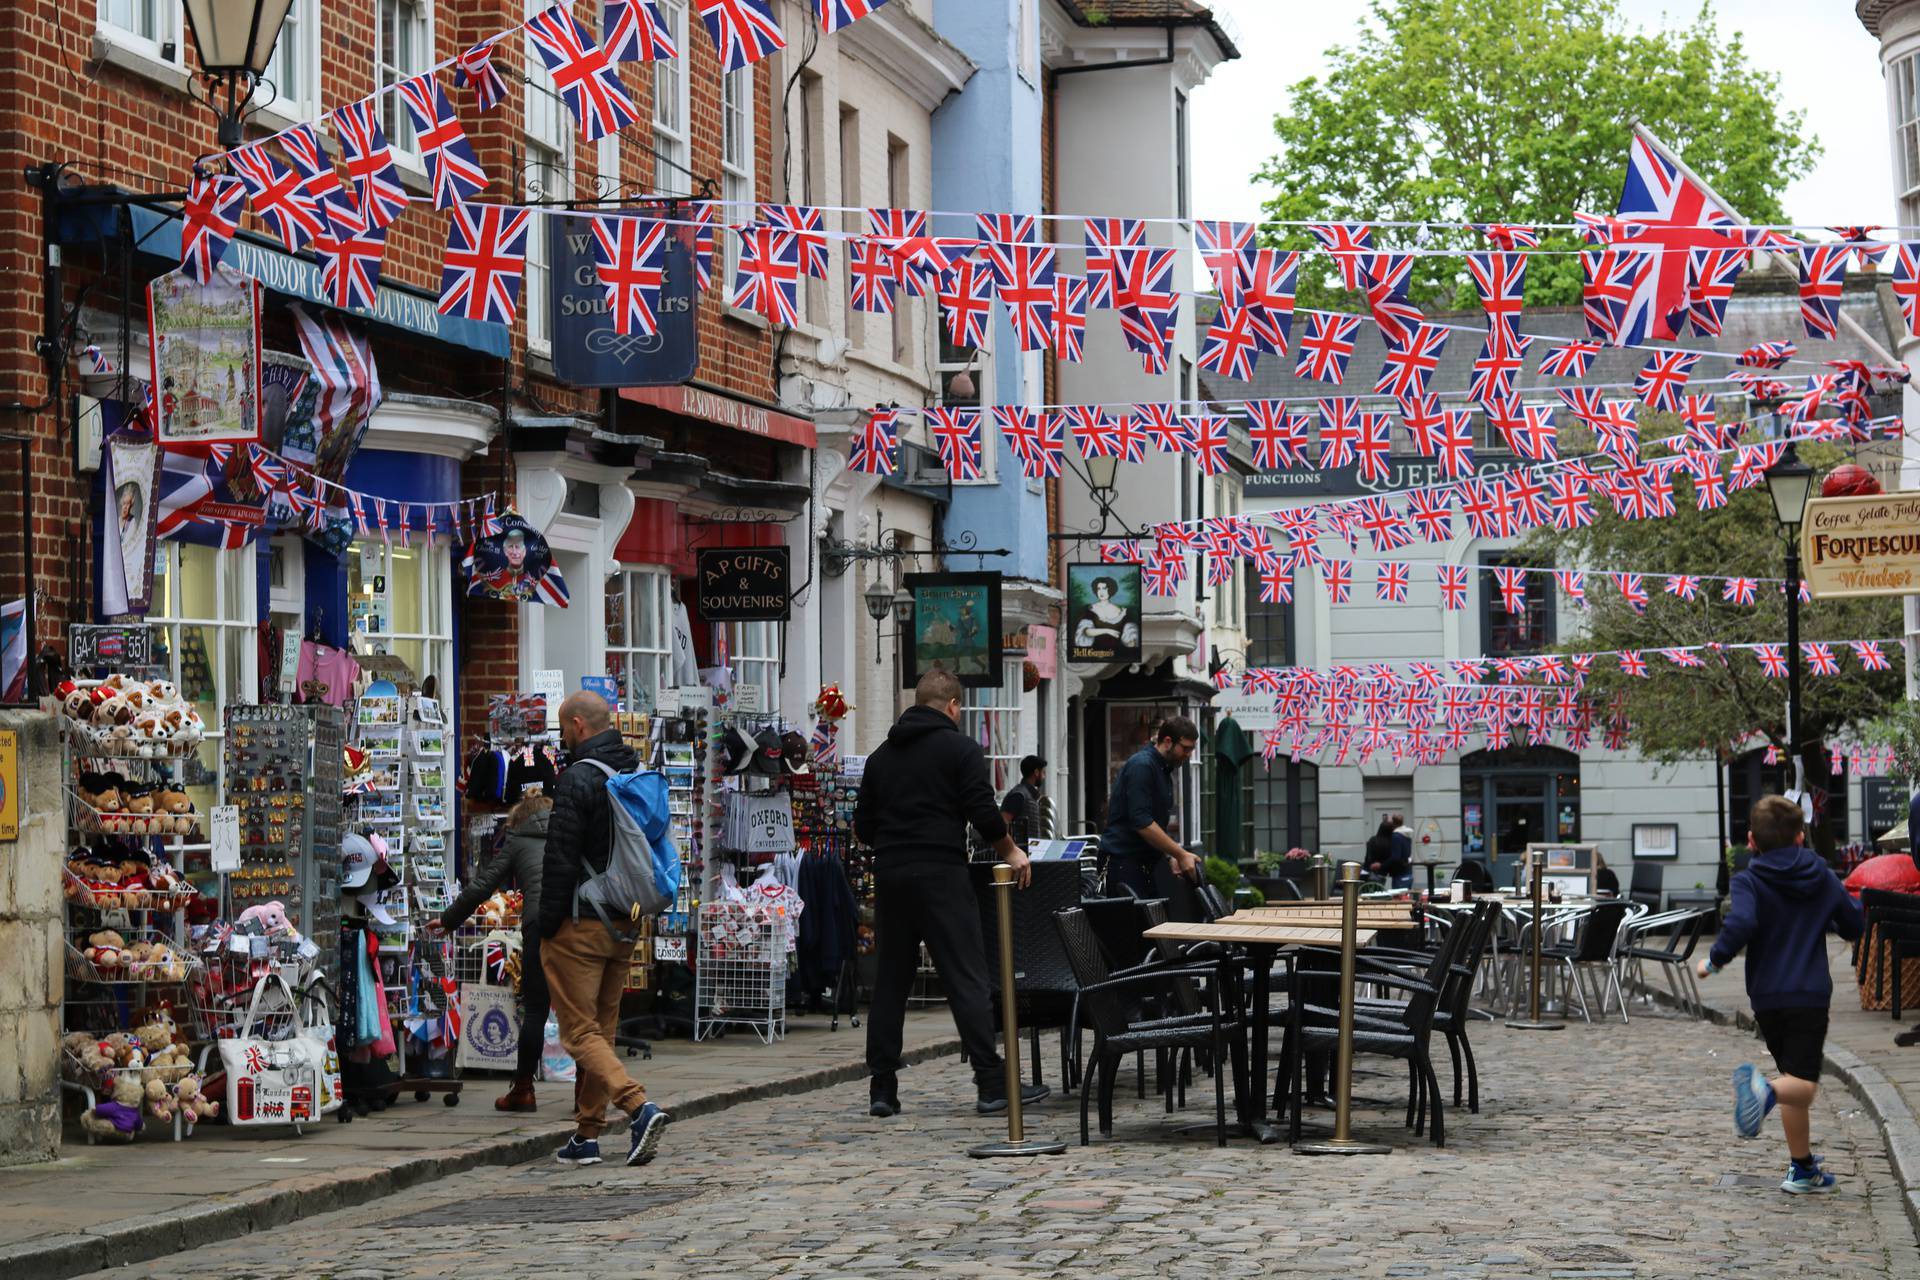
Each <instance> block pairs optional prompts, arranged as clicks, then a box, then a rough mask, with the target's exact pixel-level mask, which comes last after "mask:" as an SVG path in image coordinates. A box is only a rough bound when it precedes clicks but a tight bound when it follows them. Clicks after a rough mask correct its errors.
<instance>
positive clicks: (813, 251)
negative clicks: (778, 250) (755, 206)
mask: <svg viewBox="0 0 1920 1280" xmlns="http://www.w3.org/2000/svg"><path fill="white" fill-rule="evenodd" d="M760 220H761V221H762V222H764V223H765V224H766V225H767V226H769V227H777V228H779V229H780V230H782V231H785V232H787V233H789V234H790V235H792V236H793V242H794V244H795V245H796V246H798V248H799V250H800V268H801V271H802V272H803V273H804V274H806V275H809V276H812V277H813V278H814V279H816V280H825V279H826V278H827V222H826V218H825V217H824V216H823V215H822V214H821V212H820V211H819V210H818V209H812V208H808V207H807V206H805V205H798V204H763V205H761V206H760Z"/></svg>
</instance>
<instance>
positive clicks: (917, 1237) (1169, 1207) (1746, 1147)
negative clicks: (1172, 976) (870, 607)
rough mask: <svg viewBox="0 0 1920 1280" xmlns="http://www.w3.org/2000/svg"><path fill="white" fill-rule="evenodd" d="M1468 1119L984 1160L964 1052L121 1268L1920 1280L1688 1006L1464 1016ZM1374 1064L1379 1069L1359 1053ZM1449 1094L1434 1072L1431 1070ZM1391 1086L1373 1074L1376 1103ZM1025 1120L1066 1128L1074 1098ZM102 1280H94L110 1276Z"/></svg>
mask: <svg viewBox="0 0 1920 1280" xmlns="http://www.w3.org/2000/svg"><path fill="white" fill-rule="evenodd" d="M1475 1030H1476V1040H1477V1043H1478V1044H1479V1045H1480V1060H1481V1063H1482V1065H1483V1071H1484V1075H1483V1080H1482V1102H1483V1107H1482V1113H1481V1114H1480V1115H1478V1116H1471V1115H1468V1114H1466V1113H1465V1112H1464V1111H1462V1112H1459V1113H1454V1112H1452V1111H1451V1110H1450V1111H1449V1116H1448V1119H1449V1121H1450V1123H1449V1125H1448V1138H1449V1143H1448V1146H1447V1147H1446V1148H1445V1149H1444V1150H1436V1149H1434V1148H1433V1147H1432V1146H1431V1145H1429V1144H1427V1143H1426V1142H1425V1141H1423V1140H1417V1139H1415V1138H1413V1136H1412V1135H1411V1134H1408V1133H1406V1132H1405V1131H1404V1130H1402V1129H1401V1128H1400V1127H1399V1124H1398V1116H1397V1114H1396V1111H1394V1110H1372V1111H1367V1112H1363V1113H1361V1115H1360V1117H1359V1119H1360V1125H1359V1127H1360V1128H1361V1130H1362V1132H1364V1133H1365V1134H1366V1135H1369V1136H1373V1137H1376V1138H1379V1139H1383V1140H1386V1141H1388V1142H1391V1143H1392V1144H1393V1145H1394V1147H1395V1148H1396V1149H1395V1151H1394V1153H1393V1154H1391V1155H1389V1156H1385V1157H1339V1158H1334V1157H1322V1158H1318V1159H1315V1158H1309V1157H1306V1156H1301V1155H1296V1154H1294V1153H1292V1152H1290V1151H1289V1150H1287V1149H1286V1148H1285V1147H1283V1146H1276V1147H1265V1148H1263V1147H1258V1146H1255V1145H1252V1144H1249V1143H1246V1142H1236V1143H1234V1144H1233V1145H1231V1146H1229V1147H1228V1148H1227V1149H1225V1150H1220V1149H1217V1148H1215V1147H1214V1146H1213V1145H1212V1142H1211V1138H1210V1136H1209V1137H1205V1138H1198V1137H1182V1136H1180V1135H1179V1134H1178V1133H1177V1132H1176V1128H1177V1125H1178V1124H1179V1123H1180V1122H1181V1121H1182V1120H1185V1121H1191V1120H1197V1119H1201V1118H1210V1116H1211V1110H1212V1108H1211V1098H1210V1096H1209V1095H1208V1092H1207V1089H1206V1087H1205V1086H1201V1087H1198V1088H1196V1089H1195V1090H1194V1091H1193V1092H1192V1093H1191V1094H1190V1099H1189V1100H1190V1103H1191V1106H1192V1111H1191V1112H1190V1113H1189V1114H1188V1115H1187V1116H1185V1117H1178V1118H1175V1119H1172V1120H1170V1119H1168V1118H1166V1117H1164V1116H1163V1115H1162V1114H1161V1113H1160V1109H1159V1105H1158V1103H1157V1102H1155V1101H1151V1100H1149V1101H1147V1102H1140V1101H1136V1100H1135V1099H1134V1098H1133V1097H1132V1096H1131V1094H1130V1091H1128V1090H1126V1086H1128V1085H1130V1084H1131V1073H1130V1072H1127V1073H1123V1075H1122V1083H1123V1096H1122V1098H1121V1099H1120V1100H1119V1101H1118V1103H1117V1105H1116V1116H1115V1119H1116V1132H1115V1137H1114V1139H1112V1140H1100V1139H1099V1138H1098V1137H1097V1135H1096V1140H1095V1144H1094V1146H1093V1147H1092V1148H1091V1149H1081V1148H1079V1147H1078V1146H1070V1147H1069V1150H1068V1152H1067V1154H1066V1155H1064V1156H1058V1157H1051V1158H1041V1159H1038V1160H1035V1161H1032V1162H1009V1161H985V1162H983V1161H974V1160H970V1159H968V1158H967V1157H966V1155H965V1154H964V1152H965V1148H966V1147H967V1146H968V1145H969V1144H971V1143H975V1142H978V1141H981V1140H983V1139H987V1138H991V1137H994V1136H996V1133H998V1134H1000V1135H1004V1132H1005V1130H1004V1127H1003V1126H1001V1127H999V1128H997V1129H996V1126H995V1125H994V1123H993V1122H991V1121H988V1120H985V1119H982V1118H980V1117H977V1116H975V1115H974V1114H973V1111H972V1107H971V1105H970V1103H971V1099H970V1096H969V1095H968V1094H967V1091H966V1090H967V1081H968V1077H967V1073H966V1071H965V1069H964V1068H962V1067H961V1066H960V1065H959V1064H958V1063H957V1062H955V1061H954V1060H953V1059H951V1058H946V1059H942V1060H940V1061H939V1062H937V1063H929V1064H925V1065H922V1066H920V1067H917V1068H915V1069H913V1070H912V1071H910V1072H908V1073H907V1074H906V1075H905V1076H904V1077H903V1079H902V1085H903V1090H902V1094H903V1101H904V1102H905V1104H906V1108H907V1110H906V1114H904V1115H902V1116H900V1117H898V1118H896V1119H893V1120H887V1121H881V1120H874V1119H870V1118H868V1117H867V1115H866V1114H865V1111H866V1107H865V1103H866V1093H865V1089H864V1087H863V1086H861V1085H859V1084H850V1085H842V1086H838V1087H835V1088H833V1089H830V1090H826V1091H822V1092H817V1093H812V1094H806V1095H801V1096H796V1097H788V1098H778V1099H773V1100H769V1101H762V1102H753V1103H748V1104H745V1105H742V1106H739V1107H735V1108H732V1109H730V1110H728V1111H725V1112H723V1113H719V1114H716V1115H711V1116H706V1117H702V1118H698V1119H694V1120H689V1121H687V1122H684V1123H681V1124H677V1125H675V1126H674V1127H673V1128H672V1129H670V1130H669V1131H668V1135H667V1140H666V1142H665V1143H664V1145H663V1154H662V1157H661V1159H660V1161H659V1163H657V1164H656V1165H654V1166H653V1167H651V1168H648V1169H644V1170H641V1169H632V1170H629V1169H626V1168H623V1167H621V1166H619V1165H618V1164H610V1165H604V1166H600V1167H598V1168H593V1169H585V1170H575V1169H567V1168H563V1167H561V1166H558V1165H555V1164H553V1163H551V1162H548V1161H541V1162H535V1163H529V1164H524V1165H520V1166H515V1167H508V1168H497V1169H482V1170H475V1171H470V1172H466V1173H462V1174H460V1175H458V1176H457V1177H455V1178H452V1179H449V1180H446V1181H443V1182H438V1183H433V1184H429V1185H425V1186H421V1187H417V1188H414V1189H412V1190H410V1191H408V1192H405V1193H402V1194H400V1195H398V1196H395V1197H393V1198H391V1199H389V1200H387V1201H383V1202H380V1203H378V1204H374V1205H367V1206H363V1207H361V1208H358V1209H353V1210H346V1211H342V1212H338V1213H331V1214H327V1215H323V1216H320V1217H315V1218H311V1219H308V1220H306V1221H304V1222H301V1223H298V1224H296V1225H294V1226H292V1227H289V1228H287V1229H284V1230H282V1231H279V1232H275V1233H271V1234H265V1233H263V1234H256V1235H253V1236H249V1237H245V1238H242V1239H239V1240H234V1241H230V1242H227V1243H224V1244H218V1245H211V1246H208V1247H204V1248H201V1249H197V1250H195V1251H193V1253H192V1254H191V1255H187V1256H182V1257H175V1258H169V1259H161V1260H158V1261H154V1262H150V1263H146V1264H141V1265H136V1266H132V1267H126V1268H119V1269H116V1270H115V1271H114V1272H112V1274H113V1275H115V1276H120V1277H173V1276H178V1275H182V1274H186V1273H187V1272H188V1271H191V1272H192V1273H193V1274H197V1275H207V1276H219V1277H221V1278H222V1280H264V1278H266V1277H283V1276H294V1275H299V1276H310V1277H324V1278H327V1280H402V1278H403V1277H428V1276H434V1277H439V1276H453V1277H459V1278H460V1280H491V1278H493V1277H522V1276H529V1275H577V1274H594V1275H602V1276H622V1277H627V1276H632V1277H639V1276H720V1275H728V1276H736V1275H737V1276H753V1277H761V1276H808V1277H815V1276H817V1277H837V1276H864V1275H873V1274H876V1273H896V1272H897V1273H902V1274H911V1275H929V1276H937V1275H949V1276H961V1275H965V1276H1046V1275H1074V1276H1087V1277H1107V1276H1126V1277H1132V1276H1171V1275H1183V1276H1184V1275H1210V1276H1216V1277H1237V1276H1256V1275H1266V1274H1276V1273H1277V1274H1297V1275H1339V1276H1356V1277H1388V1276H1394V1277H1434V1278H1436V1280H1438V1278H1440V1277H1449V1276H1460V1277H1488V1278H1489V1280H1506V1278H1508V1277H1555V1278H1557V1277H1567V1278H1568V1280H1572V1278H1574V1277H1634V1278H1644V1277H1690V1278H1691V1277H1708V1276H1711V1277H1728V1276H1730V1277H1738V1276H1754V1277H1783V1276H1802V1275H1804V1276H1814V1277H1913V1276H1915V1275H1920V1251H1917V1250H1916V1247H1915V1242H1914V1236H1913V1233H1912V1232H1911V1230H1910V1229H1909V1226H1908V1223H1907V1219H1906V1217H1905V1214H1904V1212H1903V1209H1902V1207H1901V1205H1900V1199H1899V1196H1898V1194H1897V1193H1896V1190H1895V1188H1894V1187H1893V1185H1892V1181H1891V1175H1890V1172H1889V1167H1888V1162H1887V1159H1886V1156H1885V1153H1884V1150H1883V1148H1882V1147H1881V1145H1880V1143H1879V1140H1878V1136H1877V1134H1876V1133H1875V1131H1874V1128H1873V1126H1872V1124H1871V1122H1870V1120H1869V1118H1868V1117H1866V1116H1865V1115H1864V1114H1862V1112H1861V1111H1860V1109H1859V1107H1858V1105H1857V1104H1856V1103H1854V1102H1853V1100H1852V1099H1851V1098H1850V1097H1848V1096H1847V1095H1846V1094H1845V1093H1844V1092H1842V1091H1838V1090H1833V1091H1828V1093H1827V1094H1826V1096H1823V1097H1822V1099H1821V1101H1820V1102H1819V1104H1818V1107H1817V1110H1816V1113H1815V1133H1816V1141H1817V1142H1818V1145H1819V1148H1820V1150H1822V1151H1823V1152H1824V1153H1825V1155H1826V1156H1827V1160H1828V1166H1829V1167H1830V1168H1831V1169H1832V1170H1833V1171H1834V1172H1835V1173H1837V1174H1838V1175H1839V1176H1840V1178H1841V1191H1840V1193H1839V1194H1838V1195H1834V1196H1830V1197H1824V1198H1798V1199H1796V1198H1791V1197H1788V1196H1785V1195H1783V1194H1782V1193H1781V1192H1780V1191H1779V1190H1778V1189H1777V1183H1778V1181H1779V1178H1780V1176H1781V1174H1782V1171H1783V1169H1784V1166H1785V1163H1786V1160H1785V1156H1784V1153H1783V1147H1782V1145H1781V1143H1780V1141H1779V1138H1778V1134H1777V1129H1776V1130H1774V1131H1770V1132H1769V1134H1768V1135H1767V1137H1766V1140H1764V1141H1760V1142H1752V1143H1747V1142H1741V1141H1740V1140H1739V1139H1738V1138H1736V1137H1735V1136H1734V1135H1733V1133H1732V1125H1731V1120H1730V1115H1729V1112H1730V1106H1729V1089H1728V1074H1729V1072H1730V1071H1731V1069H1732V1067H1733V1066H1734V1064H1735V1063H1737V1062H1739V1061H1740V1060H1742V1059H1743V1058H1746V1057H1749V1056H1751V1052H1752V1050H1753V1049H1754V1048H1757V1046H1756V1045H1754V1044H1753V1042H1752V1041H1751V1039H1750V1038H1749V1037H1746V1036H1744V1035H1742V1034H1740V1033H1738V1032H1736V1031H1733V1030H1731V1029H1728V1028H1723V1027H1715V1026H1708V1025H1704V1024H1700V1023H1696V1022H1692V1021H1687V1020H1683V1019H1680V1018H1677V1017H1675V1016H1673V1015H1667V1014H1649V1015H1640V1016H1635V1017H1634V1019H1633V1021H1632V1023H1631V1024H1630V1025H1627V1026H1621V1025H1619V1024H1618V1023H1617V1022H1616V1023H1614V1024H1612V1025H1599V1026H1592V1027H1588V1026H1583V1025H1579V1024H1575V1025H1573V1026H1571V1027H1569V1028H1568V1029H1567V1030H1565V1031H1561V1032H1553V1033H1531V1034H1529V1033H1522V1032H1517V1031H1506V1030H1504V1029H1503V1028H1500V1027H1498V1026H1493V1025H1482V1026H1478V1027H1476V1029H1475ZM1363 1061H1364V1060H1363ZM1440 1070H1441V1074H1442V1077H1443V1078H1445V1075H1446V1068H1445V1067H1444V1066H1443V1067H1441V1069H1440ZM1403 1079H1404V1076H1403V1075H1401V1074H1399V1073H1398V1072H1396V1071H1394V1070H1393V1069H1392V1064H1388V1068H1387V1070H1385V1071H1383V1073H1382V1074H1380V1075H1375V1076H1368V1077H1365V1078H1363V1080H1362V1082H1361V1087H1362V1089H1363V1091H1364V1092H1367V1093H1371V1094H1375V1095H1378V1096H1379V1097H1381V1098H1383V1099H1390V1098H1392V1097H1393V1096H1395V1095H1396V1093H1397V1092H1398V1090H1399V1088H1400V1082H1401V1081H1402V1080H1403ZM1029 1131H1030V1132H1031V1133H1037V1134H1042V1135H1052V1136H1056V1137H1060V1138H1066V1139H1069V1140H1070V1141H1072V1140H1077V1111H1076V1108H1075V1106H1074V1105H1073V1103H1071V1102H1070V1101H1068V1100H1066V1099H1063V1098H1055V1099H1054V1100H1052V1101H1050V1102H1048V1103H1046V1104H1043V1105H1042V1106H1040V1107H1038V1108H1036V1109H1035V1110H1034V1112H1033V1113H1032V1114H1031V1119H1030V1124H1029ZM101 1274H103V1275H104V1274H107V1273H104V1272H103V1273H101Z"/></svg>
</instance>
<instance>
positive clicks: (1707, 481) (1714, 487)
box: [1689, 453, 1727, 511]
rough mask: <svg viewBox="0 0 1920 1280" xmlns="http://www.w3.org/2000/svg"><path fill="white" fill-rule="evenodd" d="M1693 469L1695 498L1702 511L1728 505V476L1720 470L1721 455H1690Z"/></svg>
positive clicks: (1714, 509)
mask: <svg viewBox="0 0 1920 1280" xmlns="http://www.w3.org/2000/svg"><path fill="white" fill-rule="evenodd" d="M1689 456H1690V459H1691V465H1692V471H1693V499H1694V502H1695V504H1696V505H1697V506H1698V507H1699V509H1700V510H1702V511H1718V510H1719V509H1720V508H1721V507H1724V506H1726V505H1727V477H1726V476H1725V475H1724V474H1722V473H1721V471H1720V455H1719V454H1717V453H1696V454H1692V455H1689Z"/></svg>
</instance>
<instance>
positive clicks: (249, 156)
mask: <svg viewBox="0 0 1920 1280" xmlns="http://www.w3.org/2000/svg"><path fill="white" fill-rule="evenodd" d="M266 145H267V144H266V143H264V142H256V143H254V144H253V145H252V146H250V147H241V148H239V149H238V150H236V151H231V152H228V153H227V159H228V160H230V161H231V162H232V163H233V167H234V168H235V169H236V170H237V171H238V172H239V174H240V180H241V181H242V182H244V183H246V184H247V202H248V203H249V204H251V205H252V206H253V209H254V212H255V213H258V214H259V215H260V216H261V217H263V218H265V219H266V220H267V225H268V226H270V227H272V228H273V231H274V234H275V235H277V236H279V237H280V239H281V241H282V242H283V243H285V245H286V246H287V251H288V252H289V253H298V252H299V251H300V247H301V246H302V245H304V244H306V243H307V241H309V240H311V239H313V238H314V237H315V236H317V235H321V234H324V233H325V231H326V226H325V224H324V223H322V222H321V219H320V211H319V209H318V208H316V207H315V205H314V203H313V201H312V200H311V199H310V198H309V197H308V196H307V195H306V193H305V192H304V191H302V190H301V188H302V186H303V185H304V180H303V179H302V178H301V177H300V175H299V174H297V173H295V172H294V171H293V170H292V169H289V168H287V166H286V165H284V164H282V163H280V161H278V160H276V159H274V157H273V156H272V155H270V154H269V153H268V152H267V149H266Z"/></svg>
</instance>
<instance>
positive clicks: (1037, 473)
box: [1008, 412, 1066, 480]
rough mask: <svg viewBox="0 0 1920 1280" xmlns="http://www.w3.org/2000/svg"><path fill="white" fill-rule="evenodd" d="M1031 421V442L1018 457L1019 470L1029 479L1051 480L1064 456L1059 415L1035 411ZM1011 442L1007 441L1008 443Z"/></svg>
mask: <svg viewBox="0 0 1920 1280" xmlns="http://www.w3.org/2000/svg"><path fill="white" fill-rule="evenodd" d="M1032 421H1033V425H1034V435H1033V438H1032V439H1033V443H1032V446H1031V447H1030V448H1029V449H1028V450H1027V452H1026V453H1025V454H1024V455H1023V456H1022V457H1021V459H1020V466H1021V470H1022V471H1023V472H1025V474H1026V476H1027V478H1028V479H1029V480H1051V479H1053V478H1054V477H1056V476H1058V475H1059V474H1060V468H1061V465H1062V463H1063V461H1064V459H1065V457H1066V441H1065V440H1064V439H1063V438H1062V435H1061V426H1060V417H1059V415H1058V414H1052V413H1043V412H1036V413H1034V415H1033V418H1032ZM1012 443H1013V441H1011V440H1009V441H1008V444H1012ZM1015 452H1018V450H1015Z"/></svg>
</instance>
